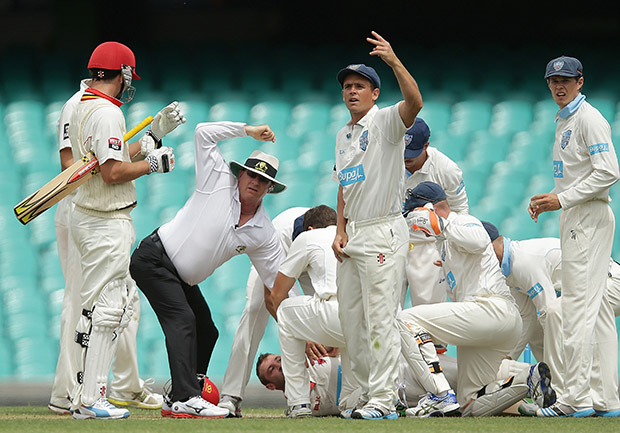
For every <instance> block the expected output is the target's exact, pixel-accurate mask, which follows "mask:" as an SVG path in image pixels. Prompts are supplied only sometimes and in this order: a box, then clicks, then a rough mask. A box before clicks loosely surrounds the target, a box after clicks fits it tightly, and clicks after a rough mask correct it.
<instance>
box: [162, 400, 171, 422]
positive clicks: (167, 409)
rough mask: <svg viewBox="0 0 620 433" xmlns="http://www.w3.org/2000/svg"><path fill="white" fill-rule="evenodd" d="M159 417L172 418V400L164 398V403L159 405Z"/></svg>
mask: <svg viewBox="0 0 620 433" xmlns="http://www.w3.org/2000/svg"><path fill="white" fill-rule="evenodd" d="M161 416H163V417H164V418H172V400H170V397H169V396H167V395H165V396H164V401H163V402H162V404H161Z"/></svg>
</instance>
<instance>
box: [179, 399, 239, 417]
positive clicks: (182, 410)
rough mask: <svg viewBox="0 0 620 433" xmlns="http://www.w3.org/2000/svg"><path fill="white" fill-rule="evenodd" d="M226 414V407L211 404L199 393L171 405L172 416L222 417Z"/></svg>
mask: <svg viewBox="0 0 620 433" xmlns="http://www.w3.org/2000/svg"><path fill="white" fill-rule="evenodd" d="M228 414H229V412H228V409H224V408H221V407H219V406H216V405H214V404H211V403H209V402H208V401H207V400H205V399H203V398H202V397H201V396H199V395H197V396H195V397H191V398H190V399H188V400H187V401H175V402H174V404H173V405H172V417H173V418H224V417H226V416H227V415H228Z"/></svg>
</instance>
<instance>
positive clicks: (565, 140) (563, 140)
mask: <svg viewBox="0 0 620 433" xmlns="http://www.w3.org/2000/svg"><path fill="white" fill-rule="evenodd" d="M572 133H573V131H571V130H570V129H567V130H566V131H564V132H563V133H562V138H560V147H561V148H562V149H566V146H568V142H569V141H570V136H571V135H572Z"/></svg>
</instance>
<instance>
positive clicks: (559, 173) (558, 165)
mask: <svg viewBox="0 0 620 433" xmlns="http://www.w3.org/2000/svg"><path fill="white" fill-rule="evenodd" d="M553 177H564V164H563V163H562V161H553Z"/></svg>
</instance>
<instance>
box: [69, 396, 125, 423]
mask: <svg viewBox="0 0 620 433" xmlns="http://www.w3.org/2000/svg"><path fill="white" fill-rule="evenodd" d="M128 416H129V411H128V410H127V409H118V408H117V407H116V406H114V405H113V404H111V403H110V402H109V401H108V400H107V399H106V398H105V397H100V398H99V400H97V401H96V402H95V403H94V404H93V405H92V406H86V405H81V406H80V407H78V408H77V409H76V410H75V411H74V412H73V418H75V419H123V418H127V417H128Z"/></svg>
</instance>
